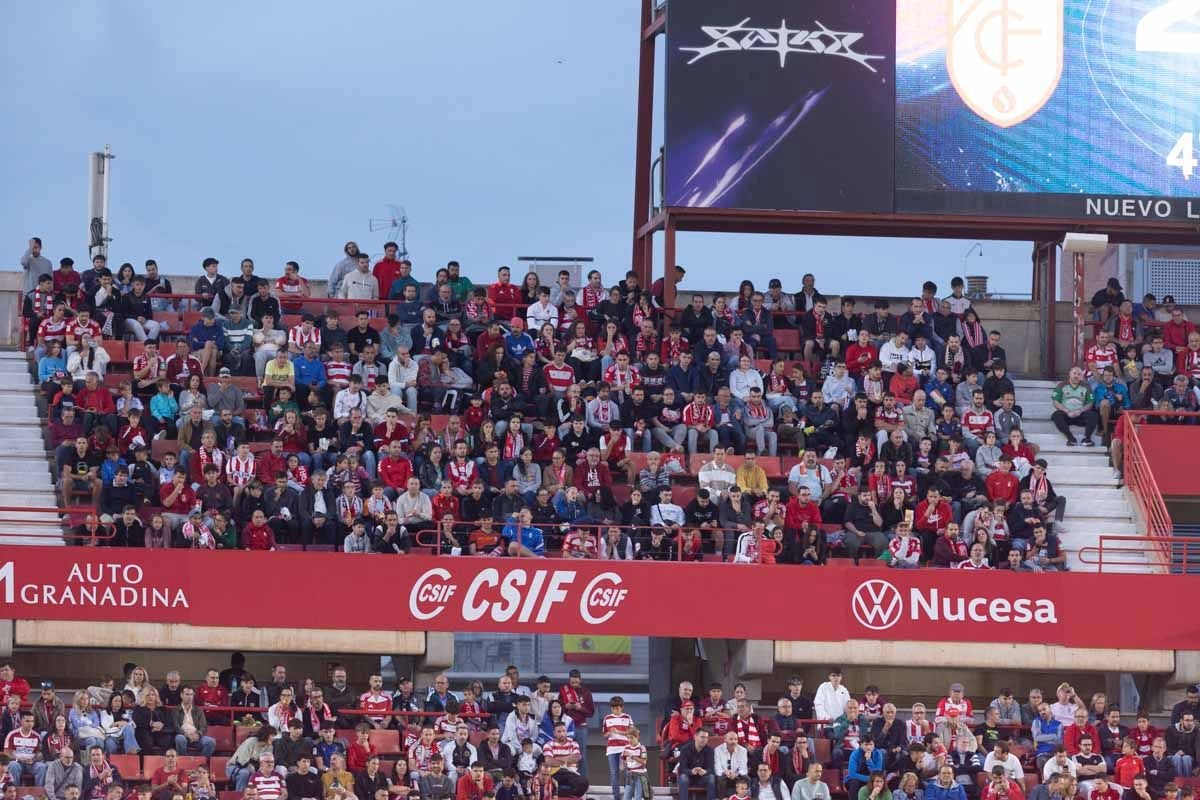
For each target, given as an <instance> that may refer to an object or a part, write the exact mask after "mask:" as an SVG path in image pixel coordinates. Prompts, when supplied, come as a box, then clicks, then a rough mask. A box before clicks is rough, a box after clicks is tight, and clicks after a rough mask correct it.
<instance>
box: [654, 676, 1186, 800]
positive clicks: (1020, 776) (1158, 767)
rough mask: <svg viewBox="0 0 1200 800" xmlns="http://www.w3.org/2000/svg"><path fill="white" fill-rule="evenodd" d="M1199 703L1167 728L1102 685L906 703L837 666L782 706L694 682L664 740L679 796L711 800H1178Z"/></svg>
mask: <svg viewBox="0 0 1200 800" xmlns="http://www.w3.org/2000/svg"><path fill="white" fill-rule="evenodd" d="M1197 713H1200V687H1196V686H1192V687H1189V689H1188V691H1187V696H1186V698H1185V699H1184V700H1182V701H1181V702H1179V703H1178V704H1176V705H1175V706H1174V708H1173V709H1172V711H1171V718H1170V723H1169V724H1168V725H1167V727H1166V729H1165V730H1158V729H1156V728H1155V727H1154V726H1153V725H1151V724H1150V719H1149V717H1148V716H1147V715H1146V714H1145V713H1143V712H1138V713H1137V714H1124V713H1122V711H1121V710H1120V709H1118V708H1116V707H1115V706H1113V705H1111V704H1110V703H1109V702H1108V698H1107V697H1106V696H1105V695H1104V694H1103V693H1096V694H1093V695H1092V696H1091V698H1090V699H1088V700H1084V698H1082V697H1080V696H1078V695H1077V694H1076V692H1075V690H1074V688H1073V687H1072V686H1071V685H1070V684H1068V683H1065V682H1064V683H1061V684H1059V685H1058V686H1057V687H1056V688H1055V690H1054V693H1053V695H1052V696H1046V697H1044V696H1043V693H1042V690H1041V689H1039V688H1032V689H1030V690H1029V691H1028V694H1027V695H1025V697H1024V698H1022V697H1021V696H1018V695H1017V694H1016V693H1014V691H1013V690H1011V689H1007V688H1005V689H1001V690H1000V692H999V695H998V696H996V697H995V698H992V699H989V700H986V701H985V702H983V703H981V704H980V705H979V706H976V705H974V704H973V702H972V700H971V698H970V697H968V696H967V695H966V693H965V690H964V687H963V686H962V684H959V683H954V684H951V685H950V687H949V692H948V693H947V694H946V695H945V696H943V697H941V698H939V699H937V700H936V701H934V702H931V703H930V704H929V705H928V706H926V704H925V703H923V702H917V703H913V704H912V705H911V707H910V708H909V709H907V710H906V711H905V712H901V711H900V709H898V708H897V707H896V705H895V704H893V703H891V702H889V701H888V700H887V698H886V696H885V693H884V692H882V691H881V690H880V687H878V686H874V685H868V686H865V687H864V688H863V689H862V691H861V692H860V693H858V695H857V696H855V695H854V694H852V693H851V692H850V691H849V689H848V688H847V687H846V686H845V684H844V683H843V681H842V673H841V670H840V669H837V668H833V669H831V670H830V671H829V678H828V680H827V681H825V682H824V683H822V684H821V685H820V686H819V687H818V689H817V691H816V693H815V695H810V694H806V693H805V692H804V686H803V681H802V680H801V679H800V678H799V677H793V678H791V679H790V680H789V682H788V685H787V689H786V691H785V692H784V694H783V695H782V696H780V697H779V698H778V700H777V701H776V703H775V706H774V713H772V711H771V709H769V708H768V709H766V710H763V711H760V710H757V709H756V706H755V705H754V703H753V702H752V701H751V700H750V698H748V697H747V696H746V692H745V687H744V686H742V685H740V684H739V685H738V686H736V687H735V688H734V696H733V698H730V699H727V698H725V696H724V693H723V690H722V687H721V685H720V684H712V685H711V686H709V689H708V693H707V696H705V697H703V698H700V697H696V696H695V692H694V687H693V685H692V684H691V683H690V682H686V681H685V682H683V683H681V684H680V685H679V691H678V696H677V697H673V698H671V700H670V701H669V702H668V703H667V705H666V707H665V708H664V710H663V720H664V725H663V728H662V731H661V733H660V739H661V741H662V757H663V760H664V763H665V765H666V766H665V767H664V775H668V776H670V775H672V774H674V780H675V781H676V783H677V786H678V789H679V800H687V798H688V797H689V793H690V792H693V791H696V790H698V789H702V790H703V791H704V793H705V795H706V797H707V798H708V800H714V798H716V797H718V796H719V797H721V798H725V797H735V796H736V797H739V798H745V797H753V798H756V800H764V799H769V800H788V798H789V797H790V798H791V800H829V798H830V796H831V794H841V793H843V792H844V793H845V795H846V796H847V797H849V798H851V800H880V798H889V797H892V798H894V797H901V798H904V800H930V798H937V799H938V800H1001V799H1002V798H1003V799H1005V800H1025V798H1029V800H1035V799H1036V800H1075V798H1079V799H1080V800H1121V799H1122V798H1123V800H1160V798H1169V800H1176V798H1179V797H1190V796H1191V795H1192V791H1193V789H1192V784H1191V780H1192V778H1193V777H1194V776H1196V775H1197V774H1200V773H1198V772H1197V771H1196V769H1195V766H1196V764H1197V763H1200V762H1198V761H1197V731H1196V717H1197ZM672 770H674V773H672V772H671V771H672ZM1176 778H1179V779H1180V780H1179V783H1182V784H1183V786H1182V789H1181V787H1180V786H1179V785H1177V783H1176Z"/></svg>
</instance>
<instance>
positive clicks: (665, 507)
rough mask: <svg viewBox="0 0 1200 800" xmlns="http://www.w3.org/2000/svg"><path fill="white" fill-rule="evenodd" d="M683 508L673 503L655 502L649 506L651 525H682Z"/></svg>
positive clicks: (684, 519) (683, 518)
mask: <svg viewBox="0 0 1200 800" xmlns="http://www.w3.org/2000/svg"><path fill="white" fill-rule="evenodd" d="M685 521H686V518H685V517H684V516H683V509H682V508H680V507H679V506H677V505H675V504H674V503H655V504H654V505H652V506H650V524H651V525H683V523H684V522H685Z"/></svg>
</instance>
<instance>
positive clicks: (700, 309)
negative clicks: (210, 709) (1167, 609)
mask: <svg viewBox="0 0 1200 800" xmlns="http://www.w3.org/2000/svg"><path fill="white" fill-rule="evenodd" d="M384 251H385V254H384V256H383V258H382V259H381V260H379V261H378V262H377V263H375V264H374V265H373V266H372V264H371V263H370V262H371V259H370V257H369V256H368V255H367V254H365V253H363V252H361V251H360V250H359V249H358V246H357V244H356V243H354V242H348V243H347V244H346V246H345V248H344V253H345V257H344V258H343V259H341V260H340V261H339V262H338V263H337V264H336V265H335V267H334V269H333V272H332V274H331V276H330V279H329V282H328V296H329V298H333V300H332V301H331V300H329V299H325V300H321V299H320V298H315V297H313V293H312V291H311V289H310V287H309V285H308V283H307V281H306V280H305V279H304V278H302V277H300V274H299V272H300V268H299V265H298V264H297V263H296V262H288V264H287V265H286V267H285V272H284V275H283V277H281V278H278V279H277V280H274V281H270V280H267V279H263V278H260V277H258V276H257V275H256V274H255V265H254V262H253V261H252V260H251V259H243V260H242V261H241V263H240V265H239V270H238V274H237V275H236V276H235V277H233V278H232V279H227V278H226V277H225V276H224V275H223V274H222V273H221V271H220V268H221V265H220V263H219V262H218V261H217V260H216V259H213V258H207V259H205V260H204V262H203V264H202V269H203V274H202V275H201V276H200V277H198V278H197V279H196V280H195V283H194V285H193V286H191V287H187V288H190V289H191V294H188V295H180V294H177V293H176V291H177V289H176V287H172V286H171V284H170V283H169V282H168V281H166V280H165V279H164V278H162V277H160V276H159V274H158V269H157V266H156V265H155V264H154V262H153V261H152V260H151V261H147V262H146V264H145V272H144V274H138V273H137V272H136V271H135V270H134V269H133V267H132V266H131V265H130V264H128V263H126V264H122V265H121V267H120V268H118V269H117V271H116V273H115V274H113V273H112V272H111V271H110V269H109V268H108V266H107V263H106V261H105V259H104V257H103V256H97V257H95V258H94V259H93V261H92V266H91V268H90V269H88V270H86V271H83V272H81V273H78V272H76V271H75V270H74V265H73V263H72V262H71V259H69V258H64V259H61V261H60V265H59V267H58V269H55V270H53V271H47V272H45V273H43V274H40V275H38V276H37V280H36V288H34V289H32V290H31V291H30V292H29V293H28V295H27V297H26V302H25V314H26V317H27V321H28V325H27V329H28V332H29V346H30V351H31V353H32V355H33V357H34V358H35V359H36V361H37V367H36V369H37V374H38V379H39V381H40V382H41V384H42V387H43V389H44V392H45V398H46V402H47V404H48V416H49V423H50V436H51V440H52V443H53V445H54V447H55V448H56V467H57V471H58V475H59V488H60V491H61V492H62V496H63V499H64V502H70V501H72V500H73V499H75V498H78V497H83V498H86V501H87V502H88V503H89V504H90V505H92V506H94V507H95V514H94V515H92V516H90V517H89V518H88V519H87V520H85V521H84V522H83V524H81V525H80V526H79V527H78V529H77V530H76V531H75V532H74V538H75V539H77V540H82V541H86V542H95V543H97V544H101V545H112V546H135V547H137V546H166V547H199V548H211V549H234V548H243V549H251V550H270V549H274V548H277V547H279V546H313V545H316V546H324V547H333V548H336V549H339V550H343V551H345V552H354V553H387V554H396V553H399V554H403V553H408V552H411V551H412V550H413V548H414V547H419V548H423V549H433V550H435V551H437V552H441V553H444V554H447V555H472V554H486V555H504V554H510V555H522V556H544V555H555V556H558V555H561V556H563V557H570V558H604V559H629V558H636V559H654V560H696V559H703V558H711V559H719V560H724V561H736V562H742V563H789V564H820V563H824V562H825V561H826V560H827V559H828V558H829V557H830V556H843V557H850V558H878V559H880V560H882V561H884V562H886V563H887V564H889V565H890V566H892V567H896V568H905V567H913V566H919V565H926V564H932V565H934V566H941V567H951V566H953V567H959V568H964V569H985V568H1002V569H1013V570H1018V571H1054V570H1061V569H1063V568H1064V566H1065V561H1066V555H1065V553H1063V552H1062V549H1061V547H1060V545H1059V541H1058V535H1059V534H1060V533H1061V532H1062V526H1061V520H1062V518H1063V514H1064V510H1065V500H1064V498H1062V497H1060V496H1059V495H1057V493H1056V492H1055V490H1054V487H1053V483H1052V482H1051V479H1050V476H1049V474H1048V470H1047V464H1046V462H1045V461H1044V460H1042V459H1039V458H1038V457H1037V450H1038V449H1037V447H1036V446H1034V445H1031V444H1030V443H1029V442H1028V441H1027V440H1026V438H1025V436H1024V434H1023V432H1022V408H1021V406H1020V404H1019V403H1018V402H1017V400H1018V398H1017V397H1016V391H1015V388H1014V385H1013V382H1012V380H1011V377H1010V376H1009V374H1008V369H1007V354H1006V352H1005V348H1004V346H1003V343H1002V341H1001V334H1000V333H999V331H997V330H994V329H989V328H988V327H987V326H986V325H985V324H984V322H983V321H982V320H981V319H980V318H979V315H978V313H977V311H976V309H975V308H973V307H972V305H971V301H970V299H969V298H968V297H967V296H965V295H964V294H963V282H962V280H961V279H960V278H955V279H954V280H953V281H952V283H951V292H950V294H948V295H946V296H945V297H942V298H939V297H938V292H937V286H936V285H934V284H933V283H931V282H926V283H925V284H924V285H923V286H922V287H921V291H920V294H919V295H918V296H916V297H913V298H912V300H911V302H910V303H909V304H908V307H907V309H906V310H905V311H904V312H903V313H902V314H894V313H892V311H891V310H890V306H889V303H888V302H887V301H885V300H879V301H876V302H874V303H871V304H869V305H870V306H871V308H870V310H869V311H866V312H865V313H863V312H861V311H860V309H859V305H860V304H859V303H858V302H857V301H856V299H855V298H852V297H841V298H840V299H839V300H838V302H837V303H836V304H831V302H830V301H829V300H828V299H827V298H826V297H825V295H823V294H822V293H821V292H820V291H819V290H818V289H817V288H816V285H815V278H814V276H813V275H811V274H810V275H805V276H804V277H803V278H802V280H801V286H800V289H799V290H798V291H796V292H795V293H788V292H784V291H783V286H782V282H781V281H780V280H779V279H772V280H771V281H770V283H769V286H768V288H767V290H766V291H765V292H763V291H759V290H757V289H756V288H755V287H754V285H753V284H752V283H751V282H750V281H742V283H741V285H740V286H739V288H738V291H737V293H736V294H735V295H733V296H729V297H726V296H723V295H720V294H717V295H714V296H712V297H711V298H706V297H705V296H703V295H693V296H691V297H690V300H689V302H688V303H687V305H686V306H685V307H683V308H682V309H672V310H670V311H669V312H668V311H667V310H664V309H663V308H662V304H661V300H662V290H663V287H662V285H661V284H662V281H659V282H658V283H657V284H655V285H654V286H652V287H644V286H642V285H641V284H640V283H639V280H638V276H637V275H636V274H635V273H633V272H630V273H627V274H626V275H625V277H624V278H623V279H621V280H619V281H616V282H612V281H605V279H604V277H603V275H602V274H601V273H600V272H599V271H598V270H592V271H591V272H589V273H588V275H587V277H586V282H585V283H584V285H582V286H579V287H575V286H573V285H571V281H570V273H568V272H565V271H564V272H562V273H560V274H559V275H558V277H557V280H556V282H555V283H554V284H553V285H550V286H545V285H542V284H541V283H540V279H539V277H538V275H537V273H535V272H530V273H528V274H526V275H525V276H524V278H523V279H522V280H521V281H520V282H519V283H514V282H512V276H511V273H510V270H509V268H508V267H501V268H500V269H499V270H498V271H497V275H496V280H495V282H493V283H491V284H489V285H487V286H476V285H474V284H473V283H472V281H471V280H470V279H469V278H467V277H466V276H465V275H463V274H462V272H461V271H460V267H459V264H458V263H457V262H454V261H451V262H449V264H447V266H446V267H445V268H442V269H439V270H437V271H436V273H435V274H434V275H433V276H432V277H433V280H432V281H429V282H425V283H423V282H421V281H420V280H419V279H418V277H417V276H415V275H414V274H413V270H412V265H411V264H410V263H409V262H408V261H407V260H405V259H401V258H398V257H397V248H396V246H395V244H394V243H390V242H389V243H388V244H386V245H385V247H384ZM29 259H35V260H36V259H41V262H45V263H44V264H42V266H43V267H44V266H46V265H48V263H49V262H47V261H46V260H45V258H44V256H42V255H41V253H40V242H38V241H37V240H32V241H31V243H30V250H29V252H27V254H26V261H28V260H29ZM41 262H38V263H41ZM23 263H24V262H23ZM35 266H36V264H34V263H32V262H31V263H30V268H31V272H33V271H34V270H33V269H32V268H33V267H35ZM1098 299H1103V298H1098ZM1111 304H1112V306H1111V307H1112V308H1114V309H1115V311H1113V313H1112V314H1111V315H1106V316H1105V323H1104V324H1105V327H1106V328H1107V329H1111V330H1112V331H1114V333H1113V334H1112V336H1111V337H1110V335H1109V333H1107V332H1106V331H1105V330H1102V331H1101V332H1100V333H1099V334H1098V336H1097V339H1096V342H1095V344H1094V345H1093V346H1092V347H1090V348H1089V349H1088V351H1087V359H1086V363H1085V364H1084V365H1083V368H1081V369H1079V370H1073V371H1072V373H1071V376H1070V378H1069V380H1068V381H1066V382H1064V383H1063V385H1062V386H1060V387H1059V388H1058V389H1057V390H1056V391H1055V393H1054V395H1053V398H1052V400H1053V404H1054V407H1055V411H1054V421H1055V424H1056V425H1058V426H1059V429H1060V430H1062V431H1063V432H1064V435H1065V436H1066V437H1067V438H1068V440H1069V441H1070V442H1071V443H1072V444H1074V443H1075V442H1076V440H1075V438H1074V436H1073V435H1072V433H1071V428H1072V427H1075V426H1082V427H1084V429H1085V430H1084V432H1085V438H1084V441H1083V444H1085V445H1087V446H1093V445H1094V441H1093V439H1092V437H1091V434H1092V432H1093V430H1094V429H1095V428H1097V427H1098V428H1099V429H1100V431H1101V432H1102V433H1103V434H1104V436H1105V439H1104V443H1105V444H1109V443H1110V440H1111V439H1112V436H1111V434H1112V433H1113V432H1114V428H1115V427H1116V425H1117V424H1119V422H1120V419H1121V411H1122V409H1123V408H1125V407H1126V406H1128V407H1130V408H1137V407H1140V406H1139V405H1138V403H1141V402H1142V401H1143V400H1144V399H1145V398H1146V397H1151V398H1153V397H1161V398H1163V399H1162V402H1164V403H1165V402H1171V403H1175V402H1176V401H1177V400H1178V401H1179V402H1181V403H1183V404H1184V405H1186V404H1187V403H1191V404H1193V405H1194V404H1195V401H1196V390H1195V389H1194V388H1192V383H1191V382H1189V381H1188V376H1189V375H1192V374H1193V373H1194V372H1195V374H1198V375H1200V372H1196V371H1197V370H1200V333H1196V332H1195V331H1193V330H1191V327H1190V326H1191V323H1189V322H1187V321H1186V319H1185V318H1181V314H1182V312H1181V310H1180V309H1178V308H1172V309H1169V310H1166V311H1164V309H1159V308H1158V307H1157V306H1155V304H1154V303H1153V299H1152V298H1150V297H1147V298H1146V300H1145V301H1144V302H1143V303H1142V304H1141V305H1140V306H1138V307H1137V308H1134V309H1132V311H1130V307H1129V304H1128V302H1127V301H1125V300H1124V299H1123V297H1120V296H1119V291H1118V296H1117V297H1113V298H1111ZM832 306H836V310H835V308H834V307H832ZM1109 307H1110V306H1109V305H1104V304H1102V306H1100V307H1099V308H1101V309H1108V308H1109ZM1127 311H1128V312H1129V313H1130V314H1132V316H1131V317H1128V318H1127V313H1126V312H1127ZM1098 313H1099V312H1098ZM1163 313H1166V314H1167V315H1168V316H1169V317H1170V318H1171V320H1170V321H1169V322H1167V323H1165V324H1164V325H1162V326H1161V328H1156V327H1154V326H1155V322H1154V320H1158V318H1159V317H1160V316H1161V315H1162V314H1163ZM189 315H190V316H189ZM346 317H352V318H353V321H354V322H353V324H352V325H351V326H349V327H346V326H345V325H344V324H343V322H342V321H343V319H344V318H346ZM1127 319H1131V320H1132V322H1129V321H1127ZM1181 319H1182V321H1180V320H1181ZM191 320H194V321H191ZM184 321H190V322H188V324H181V322H184ZM1184 329H1186V330H1184ZM1147 331H1152V332H1151V333H1149V334H1147V333H1146V332H1147ZM1153 331H1159V332H1158V333H1155V332H1153ZM1180 331H1183V334H1182V337H1183V338H1182V346H1180V345H1179V342H1180V339H1179V337H1180ZM1167 333H1169V335H1170V348H1171V350H1172V352H1175V357H1174V358H1161V357H1159V356H1158V355H1157V354H1158V353H1159V352H1160V346H1161V345H1162V342H1160V341H1159V338H1158V337H1159V336H1163V335H1167ZM1130 337H1133V339H1134V341H1129V340H1130ZM1110 338H1111V339H1114V340H1115V341H1111V342H1110V341H1109V339H1110ZM123 339H128V340H130V341H129V342H128V345H129V350H128V351H127V352H128V353H129V354H131V355H129V358H128V365H127V366H125V364H124V363H120V362H117V361H116V360H114V359H113V358H112V357H111V356H110V355H109V353H108V345H109V344H110V343H114V344H115V343H120V346H122V347H123V346H124V342H122V340H123ZM1143 344H1144V345H1145V346H1144V347H1141V345H1143ZM1118 345H1119V346H1120V347H1126V345H1133V346H1135V347H1134V349H1135V350H1136V351H1137V354H1138V361H1137V363H1136V364H1126V363H1125V362H1124V361H1123V360H1122V359H1121V352H1120V351H1119V350H1118V349H1117V347H1118ZM785 348H786V351H785ZM114 349H116V350H118V352H120V350H119V348H114ZM1176 351H1178V352H1176ZM1131 352H1132V351H1131ZM134 353H136V354H135V355H133V354H134ZM1189 353H1190V354H1191V355H1189ZM789 354H790V358H789V357H788V355H789ZM1189 359H1191V360H1189ZM1193 362H1194V363H1193ZM118 367H121V371H119V372H118V371H117V368H118ZM1176 368H1178V370H1179V374H1175V370H1176ZM1115 370H1120V373H1121V378H1120V380H1114V371H1115ZM1148 370H1149V371H1151V372H1153V373H1154V379H1153V380H1150V381H1149V385H1150V387H1151V388H1147V387H1146V386H1143V385H1141V384H1139V385H1138V386H1137V387H1134V386H1133V385H1132V384H1130V385H1129V386H1128V387H1127V386H1126V384H1125V383H1124V381H1125V379H1126V378H1129V377H1130V376H1133V377H1134V378H1136V377H1137V376H1143V377H1142V378H1141V380H1142V383H1145V382H1146V381H1147V380H1149V379H1148V378H1145V377H1144V374H1145V373H1146V372H1147V371H1148ZM1179 381H1183V382H1185V383H1186V384H1187V385H1186V387H1185V388H1186V391H1185V392H1183V394H1182V395H1181V394H1179V393H1178V392H1175V391H1174V390H1173V389H1171V388H1166V389H1164V388H1163V387H1164V386H1168V385H1169V386H1174V385H1175V383H1177V382H1179ZM1180 397H1182V398H1184V399H1183V400H1180V399H1179V398H1180ZM1137 398H1142V400H1138V399H1137ZM1188 398H1190V399H1188ZM1039 399H1040V398H1039ZM1180 407H1182V406H1180ZM1116 439H1117V441H1115V442H1113V443H1112V445H1113V450H1114V462H1115V463H1116V464H1118V465H1119V457H1120V441H1119V439H1120V437H1119V435H1118V436H1117V437H1116ZM793 454H794V455H793ZM764 463H766V464H767V466H768V468H767V469H764V467H763V466H762V465H763V464H764ZM768 476H769V477H768Z"/></svg>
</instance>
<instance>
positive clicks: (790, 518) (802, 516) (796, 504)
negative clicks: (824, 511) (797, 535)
mask: <svg viewBox="0 0 1200 800" xmlns="http://www.w3.org/2000/svg"><path fill="white" fill-rule="evenodd" d="M809 523H812V524H813V525H820V524H821V507H820V506H819V505H817V504H816V503H814V502H813V501H811V500H810V501H808V503H807V504H805V505H803V506H802V505H800V498H798V497H793V498H792V499H790V500H788V501H787V507H786V508H785V509H784V516H783V526H784V527H785V528H787V529H788V530H800V529H801V528H803V527H805V526H806V525H808V524H809Z"/></svg>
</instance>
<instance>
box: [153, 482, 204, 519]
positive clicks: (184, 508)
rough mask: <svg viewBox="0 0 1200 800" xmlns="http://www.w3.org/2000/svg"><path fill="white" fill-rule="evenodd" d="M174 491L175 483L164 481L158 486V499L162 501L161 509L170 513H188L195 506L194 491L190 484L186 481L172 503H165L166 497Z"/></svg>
mask: <svg viewBox="0 0 1200 800" xmlns="http://www.w3.org/2000/svg"><path fill="white" fill-rule="evenodd" d="M174 492H175V484H173V483H164V484H163V485H162V486H160V487H159V488H158V499H159V502H161V503H162V505H163V509H164V510H165V511H167V512H168V513H170V514H190V513H191V511H192V509H193V508H195V507H196V492H195V491H193V489H192V487H191V486H188V485H187V484H186V483H185V484H184V485H183V490H182V491H181V492H180V493H179V497H178V498H176V499H175V504H174V505H170V506H169V505H167V498H168V497H170V496H171V495H172V494H173V493H174Z"/></svg>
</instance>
